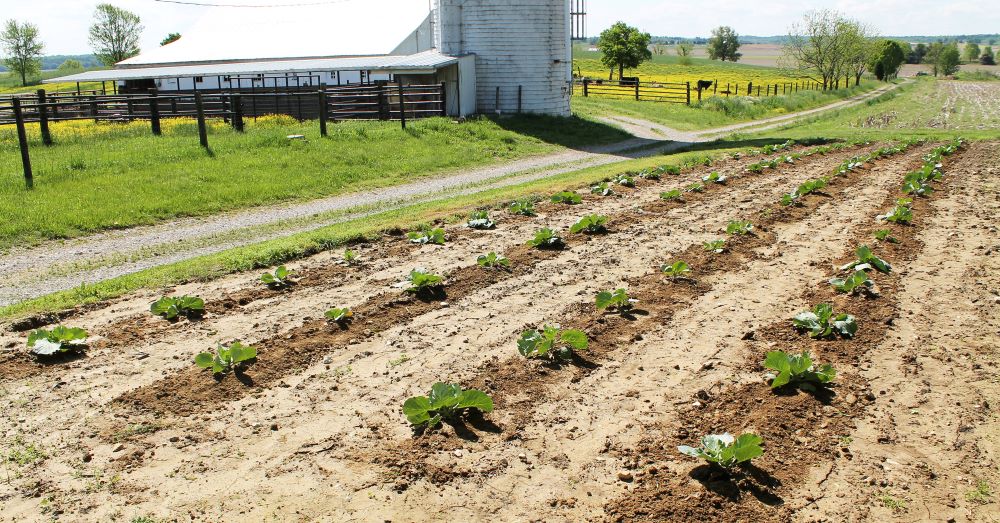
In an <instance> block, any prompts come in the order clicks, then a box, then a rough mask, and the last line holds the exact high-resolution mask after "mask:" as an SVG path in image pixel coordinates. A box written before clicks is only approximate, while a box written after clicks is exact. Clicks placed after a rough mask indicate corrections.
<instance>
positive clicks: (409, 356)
mask: <svg viewBox="0 0 1000 523" xmlns="http://www.w3.org/2000/svg"><path fill="white" fill-rule="evenodd" d="M884 145H886V144H868V145H862V146H855V147H849V148H845V149H843V150H833V151H831V152H829V153H826V154H812V155H809V156H804V157H802V158H801V159H799V160H797V161H795V162H794V163H792V164H782V165H781V166H779V167H778V168H776V169H773V170H770V169H769V170H765V171H764V172H763V173H760V174H754V173H751V172H749V171H747V170H746V166H747V165H748V164H750V163H753V162H756V161H758V160H760V159H761V157H744V158H740V159H732V160H727V161H726V162H722V163H719V164H717V165H715V166H712V167H710V168H703V169H697V170H693V171H690V172H685V173H683V174H682V175H681V176H680V177H672V176H665V177H664V179H663V180H661V181H642V180H640V181H639V184H638V187H637V188H636V189H627V188H623V187H621V188H617V189H616V190H617V191H618V193H619V196H618V197H607V198H601V197H598V196H594V195H590V194H586V195H584V202H583V204H581V205H577V206H566V205H561V204H553V203H540V204H538V205H537V209H538V211H539V216H537V217H534V218H527V217H519V216H514V215H512V214H510V213H508V212H505V211H495V212H494V217H495V218H496V219H497V221H498V228H497V229H496V230H494V231H482V232H480V231H472V230H469V229H467V228H465V227H464V226H462V225H461V224H458V225H451V226H448V227H446V230H447V233H448V236H449V241H448V243H447V244H446V245H443V246H415V245H411V244H409V243H408V242H407V241H406V239H405V238H404V237H403V235H402V234H400V235H398V236H393V237H388V238H386V239H384V240H383V241H380V242H377V243H372V244H366V245H360V246H357V247H356V250H357V251H358V253H359V254H360V257H361V260H362V263H361V264H360V265H358V266H356V267H344V266H341V265H338V264H336V263H334V259H335V258H336V256H335V255H333V254H326V255H322V256H317V257H314V258H311V259H308V260H305V261H303V262H301V263H299V264H296V265H295V266H294V267H292V268H294V269H296V270H297V271H298V272H299V273H300V274H301V276H302V278H301V281H300V282H299V284H298V285H297V286H295V287H293V288H292V289H290V290H287V291H273V290H269V289H267V288H265V287H263V286H262V285H261V284H260V283H259V281H257V279H256V278H257V275H240V276H234V277H231V278H227V279H223V280H219V281H216V282H213V283H209V284H192V285H187V286H184V287H183V288H177V289H171V290H170V291H171V293H172V294H185V293H187V294H197V295H200V296H202V297H203V298H205V299H206V302H207V304H208V309H209V313H208V315H207V316H206V317H205V318H204V319H203V320H201V321H197V322H189V321H186V320H184V321H180V322H178V323H173V324H172V323H169V322H166V321H164V320H159V319H156V318H152V317H150V315H149V313H148V312H147V309H148V306H149V303H150V302H151V301H153V300H155V299H156V298H157V297H158V296H159V295H158V294H157V295H154V294H143V295H138V296H133V297H130V298H128V299H125V300H121V301H118V302H116V303H114V304H110V305H107V306H103V307H98V308H93V309H92V310H87V311H79V312H76V313H73V314H72V315H70V316H69V317H68V318H64V322H65V324H67V325H71V326H81V327H84V328H87V329H88V330H89V331H90V333H91V339H90V349H89V350H88V352H87V353H86V356H85V357H82V358H79V359H76V360H71V361H64V362H60V363H58V364H54V365H40V364H37V363H35V362H34V361H33V360H32V359H31V358H29V357H28V356H27V355H26V354H25V349H24V346H25V340H26V337H27V332H25V331H26V330H27V329H29V328H31V327H32V325H31V323H30V322H29V323H21V324H15V325H13V326H11V327H13V328H15V329H18V330H19V331H20V332H13V331H11V330H10V329H4V332H3V333H2V334H0V347H2V348H3V349H4V352H3V353H2V354H0V407H2V408H3V411H4V413H3V418H2V421H0V430H2V433H3V441H4V442H5V443H4V448H3V450H2V452H3V454H2V455H3V456H6V457H7V459H6V460H4V463H5V467H6V470H5V475H6V478H5V480H4V481H2V482H0V521H43V520H50V519H53V518H58V519H61V520H66V521H132V520H134V519H135V518H139V517H151V518H157V520H159V519H162V520H165V521H442V520H448V521H574V522H575V521H605V520H610V521H775V522H778V521H781V522H784V521H877V520H884V519H898V520H904V521H924V520H935V521H946V520H953V521H998V520H1000V518H998V517H997V514H998V513H1000V511H997V509H996V507H997V504H996V496H997V494H996V492H995V491H996V489H997V488H1000V473H998V464H1000V456H998V453H1000V450H998V449H1000V424H998V420H997V415H996V412H995V409H996V402H997V400H996V398H997V393H998V392H1000V391H998V389H1000V374H998V368H997V359H996V357H997V354H996V350H997V347H998V342H1000V313H998V312H997V311H998V310H1000V309H998V308H997V307H996V305H997V304H998V303H1000V270H998V269H1000V267H998V263H1000V262H998V261H997V255H998V254H1000V232H998V231H997V226H996V225H995V224H994V223H993V222H994V217H995V216H996V215H997V212H998V210H1000V199H998V191H1000V186H998V183H997V174H1000V173H998V172H997V162H996V158H998V157H1000V143H996V142H993V143H974V144H970V145H969V146H968V147H967V148H966V149H964V150H962V151H960V152H958V153H957V154H955V155H954V156H952V157H949V158H948V159H947V161H946V162H945V164H944V170H945V172H946V176H945V178H944V180H943V181H942V182H939V183H938V184H936V188H937V191H936V192H934V194H933V195H932V196H931V197H929V198H923V199H919V200H917V201H916V202H915V204H914V214H915V220H914V222H913V224H912V225H910V226H897V225H892V226H889V227H888V228H890V229H892V231H893V235H894V236H895V237H896V238H897V239H898V240H899V243H887V242H877V241H875V240H874V239H873V238H872V235H873V233H874V231H875V230H878V229H881V228H886V225H885V224H880V223H878V222H876V220H875V216H876V215H878V214H881V213H883V212H885V211H886V210H888V209H889V208H890V207H891V206H892V204H893V202H895V200H896V198H898V197H900V196H901V192H900V186H901V183H902V179H903V177H904V175H906V174H907V173H908V172H910V171H912V170H914V169H916V168H918V167H919V166H920V165H921V163H922V160H921V158H922V156H923V155H924V154H926V153H927V152H928V151H930V150H931V149H932V148H933V147H934V145H935V144H925V145H916V146H913V147H912V148H910V149H909V150H907V151H906V152H903V153H900V154H898V155H895V156H892V157H888V158H883V159H880V160H877V161H874V162H872V163H869V164H867V165H866V166H865V167H864V168H862V169H858V170H856V171H852V172H850V173H848V174H847V175H846V176H839V177H833V178H832V182H831V184H830V185H829V186H828V187H827V188H826V189H824V192H823V193H822V194H814V195H810V196H807V197H805V198H803V199H802V206H799V207H782V206H781V205H780V204H778V203H777V202H778V200H779V198H780V197H781V195H782V194H783V193H787V192H789V191H791V190H793V189H794V188H795V187H796V186H798V185H799V184H801V183H802V182H804V181H807V180H810V179H814V178H817V177H821V176H828V175H831V174H832V173H833V172H834V171H835V170H836V169H837V168H838V167H839V166H840V165H841V164H842V163H843V162H844V161H845V160H848V159H850V158H852V157H854V156H856V155H860V154H864V153H868V152H871V151H874V150H876V149H878V148H879V147H882V146H884ZM804 151H807V149H805V148H801V147H798V148H796V149H795V150H794V151H790V152H782V153H779V155H785V154H791V153H792V152H796V153H802V152H804ZM713 170H716V171H719V172H721V173H723V174H727V175H729V176H730V179H729V181H728V183H727V184H726V185H710V186H709V187H708V188H707V190H706V191H705V192H703V193H687V194H686V195H685V198H684V201H683V202H667V201H663V200H661V199H660V198H659V197H658V195H659V193H660V192H661V191H666V190H670V189H673V188H683V187H686V186H687V185H689V184H691V183H692V182H694V181H696V180H697V179H699V178H700V177H702V176H705V175H706V174H708V173H709V172H711V171H713ZM590 213H598V214H604V215H607V216H608V218H609V222H608V228H609V232H608V234H605V235H594V236H583V235H571V234H569V232H568V231H567V228H568V226H569V225H570V224H572V223H574V222H575V221H576V220H577V219H578V218H579V217H581V216H583V215H585V214H590ZM733 219H747V220H750V221H752V222H753V223H754V224H755V231H754V234H752V235H750V236H746V237H730V238H728V239H727V244H728V250H727V252H725V253H723V254H711V253H706V252H705V251H704V249H703V248H702V243H703V242H705V241H708V240H712V239H716V238H721V237H725V236H726V235H725V233H724V232H723V231H724V229H725V227H726V224H727V222H729V221H730V220H733ZM543 226H549V227H552V228H554V229H557V230H559V231H560V232H562V233H563V235H564V237H565V238H566V239H567V248H566V249H564V250H561V251H539V250H534V249H530V248H528V247H526V246H525V245H524V242H525V241H526V240H528V239H530V238H531V236H532V235H533V234H534V231H536V230H538V229H539V228H541V227H543ZM862 243H867V244H869V245H872V246H873V248H874V249H875V250H876V252H877V253H878V254H879V255H881V256H882V257H884V258H886V259H887V260H888V261H889V262H891V263H892V265H893V267H894V271H893V273H892V274H890V275H878V276H874V278H875V280H876V281H877V284H878V288H879V290H880V295H879V297H878V298H875V299H863V298H852V297H847V296H842V295H836V294H835V293H834V292H833V291H832V290H831V288H830V286H829V285H828V284H826V280H827V279H829V278H830V277H831V276H832V275H833V274H834V272H835V267H839V266H840V265H842V264H844V263H846V262H848V261H850V258H851V255H852V253H853V251H854V249H855V248H856V247H857V246H858V245H860V244H862ZM489 251H496V252H500V253H504V254H506V256H507V257H509V258H510V260H511V261H512V264H513V265H512V269H511V271H509V272H504V271H489V270H485V269H482V268H480V267H478V266H477V265H476V264H475V259H476V256H477V255H479V254H483V253H486V252H489ZM678 259H683V260H685V261H687V262H688V263H689V264H690V265H691V267H692V269H693V272H692V274H691V280H685V281H678V282H671V281H667V280H665V278H664V277H663V276H662V275H661V274H660V273H659V266H660V264H662V263H665V262H669V261H674V260H678ZM418 266H423V267H427V268H428V269H430V270H432V271H433V272H437V273H439V274H443V275H444V276H445V277H446V286H445V293H446V296H439V297H437V298H436V299H432V300H428V301H422V300H418V299H415V298H411V297H407V296H404V295H403V294H402V293H401V291H400V290H399V289H398V288H395V287H394V286H393V285H394V284H395V283H396V282H398V281H400V280H402V279H403V277H404V276H405V274H407V273H408V272H409V271H410V270H411V269H413V268H414V267H418ZM617 287H626V288H628V289H629V293H630V295H631V296H633V297H635V298H637V299H639V300H640V301H639V304H638V305H639V309H640V311H639V313H637V314H635V315H634V316H632V317H624V316H620V315H609V314H601V313H598V312H597V311H595V308H594V305H593V301H594V296H595V295H596V294H597V292H599V291H602V290H608V289H613V288H617ZM824 301H827V302H831V303H833V304H834V306H835V308H836V309H837V310H838V311H844V312H849V313H851V314H854V315H855V316H857V318H858V321H859V324H860V331H859V334H858V336H857V337H856V338H854V339H852V340H848V341H845V340H837V341H824V342H817V341H812V340H810V339H809V338H808V336H806V335H800V334H799V333H797V332H796V331H795V330H794V329H792V327H791V323H790V321H789V318H790V317H791V316H793V315H794V314H795V313H797V312H799V311H802V310H805V309H806V308H809V307H811V306H812V305H815V304H817V303H821V302H824ZM345 305H346V306H350V307H351V308H352V309H353V310H354V311H355V314H356V320H355V321H354V322H353V323H352V324H351V325H350V327H348V328H346V329H340V328H337V327H335V326H331V325H330V324H328V323H327V322H326V321H324V320H323V319H322V315H323V312H324V311H325V310H327V309H328V308H330V307H333V306H345ZM544 323H549V324H553V323H558V324H561V325H562V326H563V327H573V328H579V329H582V330H584V331H585V332H586V333H587V334H588V336H589V338H590V347H589V350H588V351H586V352H582V353H581V357H580V358H579V359H578V360H576V361H575V362H574V364H572V365H566V366H562V367H554V366H547V365H542V364H539V363H537V362H528V361H525V360H524V359H523V358H522V357H521V356H520V355H519V354H518V353H517V350H516V340H517V337H518V335H519V334H520V333H521V331H523V330H524V329H526V328H533V327H537V326H540V325H541V324H544ZM234 340H240V341H243V342H245V343H250V344H253V345H255V346H257V347H259V349H260V356H259V358H258V360H257V361H256V362H255V363H254V364H253V365H251V366H250V368H249V369H248V370H247V371H246V372H245V374H244V375H242V376H234V375H230V376H226V377H225V378H224V379H222V380H221V381H220V382H216V381H215V380H214V379H213V378H212V377H211V375H210V374H209V373H208V372H206V371H201V370H199V369H197V368H195V367H194V365H193V363H192V361H193V358H194V356H195V355H196V354H197V353H198V352H201V351H203V350H206V349H210V348H212V347H213V346H214V345H215V344H217V343H220V342H225V343H228V342H231V341H234ZM774 348H780V349H782V350H786V351H789V352H792V351H799V350H801V349H810V350H811V351H812V352H813V353H814V354H815V355H816V356H817V357H818V359H820V360H821V361H824V362H831V363H833V364H834V365H835V366H836V368H837V370H838V378H837V381H836V385H835V386H834V387H832V388H831V390H830V392H829V394H818V395H815V396H814V395H809V394H805V393H787V394H775V393H772V392H771V390H770V388H769V387H768V385H767V383H766V381H765V378H764V376H765V371H764V369H763V368H762V366H761V362H762V361H763V357H764V354H765V353H766V352H767V351H769V350H774ZM435 381H451V382H455V383H461V384H463V385H464V386H466V387H476V388H480V389H482V390H484V391H485V392H487V393H489V394H490V395H492V397H493V399H494V401H495V403H496V410H495V411H494V412H492V413H490V414H487V415H485V416H474V417H471V418H469V419H467V420H466V421H465V423H459V424H457V425H454V426H451V425H445V426H444V428H443V429H442V430H441V431H437V432H433V433H429V434H424V435H419V436H415V435H414V434H413V432H412V431H411V429H410V428H409V426H408V424H407V422H406V419H405V417H404V416H403V415H402V413H401V410H400V406H401V404H402V403H403V401H404V400H405V399H406V398H408V397H410V396H413V395H416V394H425V393H426V392H427V390H428V389H429V388H430V386H431V385H432V384H433V383H434V382H435ZM720 431H730V432H734V433H736V432H742V431H753V432H756V433H757V434H759V435H761V436H762V437H763V438H764V441H765V454H764V456H762V457H761V458H759V459H757V460H755V462H754V463H755V466H754V467H752V468H750V469H748V470H747V472H746V473H745V474H744V475H743V476H741V477H739V479H738V480H736V481H735V482H731V481H730V480H728V479H725V478H720V477H718V476H717V475H713V474H712V473H710V472H709V471H708V469H707V467H705V466H703V465H702V464H701V463H699V462H697V461H696V460H694V459H691V458H687V457H685V456H682V455H680V454H679V453H678V452H677V451H676V447H677V445H681V444H694V443H695V442H696V440H697V439H698V438H699V437H700V436H701V435H703V434H707V433H710V432H720ZM0 477H2V476H0ZM983 485H985V486H986V488H985V489H984V488H983ZM983 492H986V493H985V494H984V493H983ZM977 493H978V494H977ZM140 521H151V520H141V519H140Z"/></svg>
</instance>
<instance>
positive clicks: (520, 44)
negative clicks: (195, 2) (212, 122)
mask: <svg viewBox="0 0 1000 523" xmlns="http://www.w3.org/2000/svg"><path fill="white" fill-rule="evenodd" d="M571 3H572V7H573V9H572V12H573V14H571ZM580 6H582V0H432V1H430V2H428V3H424V2H421V1H415V0H347V1H344V2H338V3H333V4H328V5H324V6H314V7H302V8H294V9H293V8H285V9H244V10H239V9H224V8H221V7H219V8H213V9H211V10H209V12H208V13H207V15H206V16H204V17H203V18H202V20H201V21H200V22H199V23H198V24H196V26H195V27H193V28H192V29H190V30H189V31H187V32H186V33H185V34H184V35H183V36H182V38H180V39H179V40H177V41H176V42H173V43H171V44H168V45H165V46H162V47H159V48H156V49H150V50H147V51H146V52H143V53H142V54H140V55H138V56H135V57H133V58H130V59H128V60H125V61H123V62H120V63H119V64H117V65H116V66H115V67H114V68H113V69H110V70H105V71H89V72H85V73H80V74H76V75H72V76H67V77H62V78H54V79H52V80H49V82H53V83H54V82H95V81H96V82H113V83H114V85H115V86H116V87H117V89H118V90H119V91H120V92H125V93H138V92H147V91H149V90H150V89H157V90H158V91H159V92H162V93H165V94H166V93H171V92H181V93H187V92H194V91H203V92H209V93H211V92H241V93H244V92H251V93H252V92H295V91H304V90H311V91H315V90H316V88H317V86H319V85H325V86H327V87H328V88H336V87H337V86H342V87H343V86H350V87H354V88H360V87H361V86H373V85H380V84H386V83H396V82H399V83H402V84H404V85H411V86H415V85H424V86H435V87H438V88H439V89H440V97H441V100H440V101H441V103H442V105H443V107H442V108H443V109H444V112H447V114H449V115H453V116H465V115H469V114H473V113H511V112H517V111H524V112H535V113H546V114H556V115H566V114H569V112H570V108H569V97H570V94H571V81H572V66H571V64H572V46H571V43H570V42H571V37H572V36H573V33H575V32H577V31H582V27H583V25H582V21H579V20H580V19H581V17H582V16H583V14H582V8H581V7H580ZM278 15H283V16H288V17H289V18H288V19H279V18H277V17H278Z"/></svg>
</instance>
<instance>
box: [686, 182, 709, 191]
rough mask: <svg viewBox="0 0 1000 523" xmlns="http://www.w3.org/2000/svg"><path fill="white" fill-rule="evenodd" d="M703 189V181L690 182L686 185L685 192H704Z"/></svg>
mask: <svg viewBox="0 0 1000 523" xmlns="http://www.w3.org/2000/svg"><path fill="white" fill-rule="evenodd" d="M704 191H705V184H703V183H692V184H691V185H688V187H687V192H704Z"/></svg>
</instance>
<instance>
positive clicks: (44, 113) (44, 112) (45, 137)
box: [37, 89, 52, 145]
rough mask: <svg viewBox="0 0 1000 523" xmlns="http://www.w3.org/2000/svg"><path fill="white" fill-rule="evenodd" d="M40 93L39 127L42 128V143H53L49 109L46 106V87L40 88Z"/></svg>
mask: <svg viewBox="0 0 1000 523" xmlns="http://www.w3.org/2000/svg"><path fill="white" fill-rule="evenodd" d="M37 94H38V127H39V128H40V129H41V130H42V143H43V144H45V145H52V135H51V134H50V133H49V111H48V108H47V107H45V89H39V90H38V91H37Z"/></svg>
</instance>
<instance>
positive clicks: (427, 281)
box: [403, 268, 444, 294]
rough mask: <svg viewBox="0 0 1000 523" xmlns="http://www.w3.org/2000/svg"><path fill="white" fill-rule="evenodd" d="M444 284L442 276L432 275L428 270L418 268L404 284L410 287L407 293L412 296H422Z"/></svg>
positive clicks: (411, 272)
mask: <svg viewBox="0 0 1000 523" xmlns="http://www.w3.org/2000/svg"><path fill="white" fill-rule="evenodd" d="M443 282H444V278H442V277H441V276H438V275H437V274H431V273H430V272H428V271H427V270H426V269H419V268H418V269H413V270H412V271H410V275H409V276H408V277H407V278H406V281H404V282H403V284H404V285H409V286H408V287H407V288H406V292H409V293H411V294H422V293H425V292H428V291H431V290H433V289H435V288H438V287H441V285H442V284H443Z"/></svg>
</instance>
